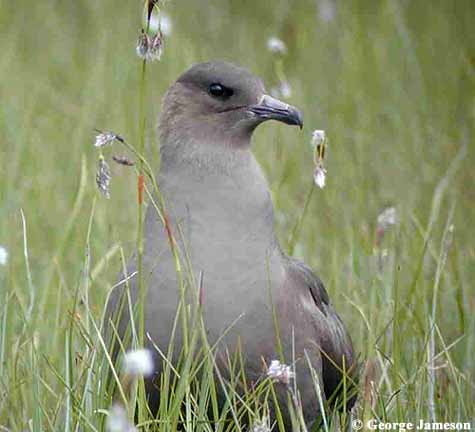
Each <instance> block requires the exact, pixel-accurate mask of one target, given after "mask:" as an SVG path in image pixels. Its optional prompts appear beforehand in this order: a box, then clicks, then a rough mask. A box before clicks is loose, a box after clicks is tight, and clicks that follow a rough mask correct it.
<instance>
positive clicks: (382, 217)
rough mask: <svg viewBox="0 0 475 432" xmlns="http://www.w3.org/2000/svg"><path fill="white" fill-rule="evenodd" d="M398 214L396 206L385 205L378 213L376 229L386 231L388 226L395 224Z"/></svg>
mask: <svg viewBox="0 0 475 432" xmlns="http://www.w3.org/2000/svg"><path fill="white" fill-rule="evenodd" d="M397 223H398V215H397V210H396V207H386V208H385V209H384V210H383V211H382V212H381V213H380V214H379V215H378V230H381V231H387V230H388V228H389V227H391V226H393V225H397Z"/></svg>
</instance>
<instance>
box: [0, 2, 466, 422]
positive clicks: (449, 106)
mask: <svg viewBox="0 0 475 432" xmlns="http://www.w3.org/2000/svg"><path fill="white" fill-rule="evenodd" d="M165 9H166V11H167V13H168V14H169V15H170V16H171V17H172V20H173V25H174V26H173V32H172V34H171V35H170V36H169V37H168V38H167V40H166V46H165V52H164V55H163V57H162V61H160V62H159V63H154V64H153V65H151V67H150V68H149V75H148V77H149V84H150V85H149V91H148V92H147V95H146V109H147V113H148V114H147V119H148V120H147V129H146V148H147V154H148V157H149V159H150V160H151V161H152V163H153V162H154V161H155V160H156V149H157V142H156V133H155V123H156V117H157V114H158V111H159V100H160V97H161V95H162V94H163V92H164V90H165V89H166V87H167V86H168V85H169V84H170V82H171V81H172V80H173V79H174V78H175V77H176V76H177V75H178V74H179V73H180V72H181V71H183V70H184V69H185V68H186V67H188V66H189V65H190V64H191V63H193V62H197V61H202V60H206V59H210V58H224V59H228V60H232V61H234V62H236V63H241V64H243V65H246V66H248V67H249V68H251V69H252V70H253V71H254V72H256V73H257V74H259V75H260V76H262V77H263V79H264V80H265V82H266V83H267V84H268V87H271V86H272V85H275V82H276V74H275V69H274V61H273V58H272V55H271V54H270V52H269V51H268V50H267V48H266V40H267V38H268V37H269V36H272V35H277V36H279V37H280V38H282V39H283V40H284V41H285V42H286V44H287V46H288V49H289V52H288V54H287V56H285V59H284V71H285V73H286V76H287V79H288V80H289V82H290V84H291V86H292V89H293V94H292V96H291V98H290V99H289V101H290V102H291V103H292V104H295V105H297V106H298V107H300V108H301V109H302V110H303V111H304V113H305V123H306V124H305V128H304V132H303V133H298V131H297V130H295V129H291V128H286V127H284V126H279V125H277V124H272V125H270V124H268V125H265V126H263V127H262V128H261V129H259V130H258V132H257V134H256V137H255V147H254V148H255V154H256V156H257V158H258V160H259V161H260V162H261V164H262V165H263V167H264V170H265V172H266V174H267V177H268V179H269V182H270V185H271V188H272V191H273V195H274V201H275V204H276V223H277V229H278V233H279V238H280V240H281V243H282V245H283V247H284V248H286V247H288V242H289V232H290V231H291V230H292V227H293V226H294V225H295V223H296V221H297V220H298V219H299V217H300V215H301V212H302V208H303V205H304V202H305V198H306V196H307V194H308V190H309V188H310V187H311V181H312V171H313V165H312V153H311V148H310V145H309V142H310V135H311V131H312V129H325V130H326V131H327V134H328V136H329V137H330V147H329V149H328V155H327V158H326V167H327V169H328V186H327V187H326V188H325V189H323V190H315V191H314V193H313V196H312V201H311V202H310V205H309V207H308V212H307V213H306V216H305V218H304V219H303V221H302V223H301V226H300V231H299V237H298V242H297V244H296V247H295V249H294V254H295V255H298V256H301V257H304V258H305V260H306V261H307V262H308V263H309V264H311V265H312V267H313V268H314V269H315V270H316V271H317V272H318V273H319V274H320V276H321V277H322V279H323V280H324V281H325V282H326V284H327V287H328V289H329V292H330V294H331V296H332V298H333V301H334V303H335V304H336V307H337V309H338V310H339V311H340V313H341V315H342V316H343V318H344V321H345V322H346V323H347V324H348V326H349V329H350V332H351V334H352V337H353V339H354V343H355V346H356V348H357V350H358V351H360V352H361V355H362V358H363V359H366V360H367V366H366V370H365V374H364V376H363V378H362V382H361V388H362V396H361V398H360V402H359V406H358V408H357V410H356V412H355V416H356V417H359V418H369V417H372V416H379V417H381V418H384V419H387V420H390V421H413V422H417V421H418V420H419V419H421V418H423V419H427V420H430V419H431V418H435V419H437V420H438V421H469V420H471V421H473V420H474V418H475V410H474V407H475V380H474V372H475V366H474V365H475V363H474V360H473V358H474V354H475V313H474V312H475V290H474V285H473V280H474V277H475V246H474V245H475V231H474V230H473V228H472V226H471V223H472V221H474V220H475V206H474V204H473V202H474V199H475V171H474V170H473V164H474V162H475V158H474V147H473V133H474V124H475V123H474V120H475V32H473V23H474V22H475V5H474V3H473V2H472V1H469V0H467V1H463V0H461V1H457V2H449V1H433V2H422V1H419V2H410V1H389V0H388V1H381V2H360V1H339V2H332V1H331V0H326V1H324V0H319V1H318V2H315V1H310V0H299V1H295V2H286V1H279V0H275V1H272V2H270V1H265V2H264V1H262V2H253V1H239V2H238V1H226V2H223V1H218V0H214V1H209V2H202V1H199V2H196V1H170V2H168V3H167V4H166V6H165ZM140 10H141V4H140V2H138V1H137V2H115V1H112V0H104V1H101V2H97V1H93V0H81V1H75V2H53V1H50V2H2V7H1V12H0V25H1V28H2V29H3V32H2V33H3V37H2V38H1V39H0V47H1V52H2V55H1V57H0V77H1V82H2V86H1V87H0V97H1V100H2V103H1V104H0V130H1V135H0V169H1V176H0V178H1V181H0V245H1V246H3V247H5V248H6V249H7V250H8V253H9V259H8V263H7V265H6V266H2V265H0V326H1V327H0V425H2V426H1V427H0V429H1V430H12V431H16V430H60V429H63V430H73V429H74V430H78V429H77V428H78V427H79V426H78V425H80V426H81V427H82V429H81V430H100V429H101V427H102V425H103V420H104V413H103V411H101V410H105V409H108V404H109V400H108V399H107V398H106V397H105V395H98V392H99V391H101V390H102V389H103V383H101V382H100V380H99V377H100V375H99V372H101V371H103V370H104V368H105V365H106V360H104V355H103V350H102V348H101V346H100V344H99V341H98V337H97V332H96V331H95V325H96V323H99V322H100V317H101V312H102V311H103V308H104V301H105V298H106V295H107V292H108V290H109V289H110V287H111V286H112V284H113V283H114V282H115V275H116V274H117V271H118V269H119V268H120V265H121V264H120V263H121V258H120V255H121V251H122V250H123V251H124V254H125V255H126V256H128V255H129V254H130V253H132V251H133V249H134V247H135V237H136V213H137V206H136V193H135V188H136V178H135V175H134V173H133V172H132V171H131V170H130V169H127V168H124V167H119V166H117V165H115V166H113V167H112V169H113V179H112V197H111V199H110V200H105V199H102V198H101V197H100V196H99V195H98V193H97V191H96V187H95V182H94V175H95V173H94V171H95V166H96V160H97V152H96V151H95V150H94V148H93V140H94V132H93V129H94V128H96V127H99V128H106V129H112V130H115V131H117V132H119V133H120V134H121V135H123V136H124V137H127V139H128V140H129V141H130V142H132V143H137V142H138V140H139V133H140V130H139V123H140V122H139V111H140V110H139V91H138V89H139V79H140V61H139V60H138V58H137V57H136V55H135V42H136V39H137V36H138V29H139V28H140ZM388 205H391V206H395V207H396V208H397V211H398V214H399V220H400V222H399V224H398V225H397V226H396V227H393V228H391V229H390V230H389V231H388V233H386V235H385V236H384V239H383V241H382V243H381V244H380V245H379V249H375V242H376V219H377V216H378V214H379V213H380V212H381V211H382V209H384V208H385V207H386V206H388ZM21 209H22V210H21ZM21 211H23V215H24V219H23V218H22V212H21ZM451 225H453V226H454V231H453V233H451V229H449V228H450V226H451ZM383 249H384V254H385V258H382V259H381V260H379V258H378V256H379V255H381V254H382V252H383ZM25 258H26V259H25ZM97 325H99V324H97ZM185 393H186V392H185ZM187 395H188V393H186V394H185V396H183V397H184V398H185V399H186V398H187V397H189V395H188V396H187ZM187 400H189V399H187Z"/></svg>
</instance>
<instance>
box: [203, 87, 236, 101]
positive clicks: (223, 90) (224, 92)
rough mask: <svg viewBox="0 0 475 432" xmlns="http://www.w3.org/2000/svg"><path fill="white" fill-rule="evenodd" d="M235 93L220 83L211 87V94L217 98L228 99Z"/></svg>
mask: <svg viewBox="0 0 475 432" xmlns="http://www.w3.org/2000/svg"><path fill="white" fill-rule="evenodd" d="M233 93H234V92H233V90H232V89H230V88H229V87H225V86H223V85H222V84H219V83H214V84H211V85H210V86H209V94H210V95H211V96H213V97H215V98H220V99H228V98H230V97H231V96H232V95H233Z"/></svg>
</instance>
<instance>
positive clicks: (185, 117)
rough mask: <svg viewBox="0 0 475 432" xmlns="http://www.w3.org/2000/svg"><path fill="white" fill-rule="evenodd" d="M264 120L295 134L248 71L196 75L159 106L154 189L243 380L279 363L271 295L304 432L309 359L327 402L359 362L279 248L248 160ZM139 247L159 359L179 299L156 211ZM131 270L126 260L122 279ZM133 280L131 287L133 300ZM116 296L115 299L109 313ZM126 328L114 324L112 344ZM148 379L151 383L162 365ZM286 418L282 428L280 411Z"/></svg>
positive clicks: (310, 282) (292, 114) (309, 281)
mask: <svg viewBox="0 0 475 432" xmlns="http://www.w3.org/2000/svg"><path fill="white" fill-rule="evenodd" d="M268 119H275V120H278V121H282V122H285V123H287V124H295V125H299V126H302V117H301V115H300V113H299V112H298V110H296V109H295V108H294V107H292V106H290V105H287V104H284V103H282V102H280V101H277V100H276V99H273V98H270V97H269V96H267V95H265V92H264V86H263V84H262V82H261V81H260V80H259V79H258V78H256V77H255V76H254V75H252V74H251V73H250V72H248V71H247V70H245V69H243V68H240V67H237V66H234V65H231V64H228V63H223V62H210V63H203V64H198V65H195V66H193V67H192V68H191V69H189V70H188V71H187V72H185V73H184V74H183V75H182V76H181V77H180V78H179V79H178V80H177V81H176V82H175V83H174V84H173V85H172V86H171V87H170V89H169V90H168V91H167V93H166V95H165V97H164V99H163V104H162V109H161V117H160V126H159V132H160V144H161V168H160V172H159V173H158V182H159V186H160V189H161V192H162V194H163V197H164V199H165V203H166V207H167V211H168V213H169V220H170V225H171V227H172V229H173V232H174V235H175V237H176V239H177V245H178V249H179V250H180V253H181V255H182V257H184V253H185V250H186V252H187V253H188V256H189V259H190V261H191V265H192V269H193V273H194V275H195V278H196V279H198V274H199V273H200V272H202V274H203V276H204V282H203V296H202V302H203V305H202V309H203V314H204V322H205V325H206V329H207V333H208V338H209V341H210V343H214V342H215V341H216V340H217V339H218V338H219V337H220V336H221V335H222V334H223V333H224V332H226V331H228V333H227V335H226V337H225V338H224V340H223V343H222V345H221V348H220V350H221V353H222V352H223V350H224V349H225V347H226V348H228V349H229V350H231V351H232V350H233V348H235V346H236V343H237V339H238V337H239V338H240V343H241V348H242V351H243V353H244V355H245V361H246V372H247V375H248V378H249V379H251V380H252V379H254V380H255V379H258V378H260V377H262V376H263V375H265V370H264V369H263V360H264V361H265V362H267V364H269V363H270V361H271V360H273V359H278V358H279V356H278V354H277V350H276V344H275V329H274V323H273V317H272V307H271V304H270V299H269V286H270V287H271V290H272V298H273V303H274V306H275V308H276V311H277V316H278V318H279V326H280V338H281V341H282V344H283V350H284V354H285V357H286V362H287V363H288V364H290V363H291V362H292V331H294V338H295V339H294V340H295V351H296V360H297V362H296V372H297V384H298V389H299V392H300V395H301V399H302V403H303V409H304V416H305V420H306V422H307V423H308V424H309V425H310V424H311V423H312V422H313V421H314V420H315V418H316V417H317V415H318V413H319V408H318V407H319V405H318V401H317V397H316V394H315V387H314V384H313V382H312V380H311V375H310V371H309V368H308V367H307V361H306V359H305V355H304V354H305V352H307V354H308V356H309V358H310V360H311V363H312V366H313V367H314V368H315V370H316V371H317V375H318V378H319V380H320V384H321V386H322V388H323V389H324V393H325V394H324V397H325V396H326V397H327V398H328V397H330V395H332V393H333V392H334V390H335V389H336V388H337V387H338V385H339V384H340V381H341V373H340V372H339V371H338V368H342V367H343V362H344V363H345V365H346V369H347V370H349V369H350V368H351V367H352V366H353V369H352V372H350V373H349V376H350V377H352V378H355V375H356V374H355V367H354V363H355V359H354V354H353V348H352V343H351V340H350V338H349V336H348V334H347V332H346V330H345V327H344V325H343V323H342V322H341V320H340V319H339V317H338V316H337V314H336V312H335V310H334V308H333V306H332V305H331V303H330V300H329V298H328V294H327V292H326V290H325V288H324V286H323V284H322V282H321V281H320V279H318V277H316V276H315V275H314V274H313V273H312V271H311V270H310V269H309V268H308V267H307V266H306V265H305V264H303V263H302V262H300V261H298V260H295V259H293V258H290V257H287V256H286V255H285V254H284V253H283V252H282V251H281V249H280V247H279V243H278V241H277V239H276V236H275V232H274V222H273V204H272V199H271V195H270V192H269V189H268V185H267V182H266V180H265V177H264V175H263V173H262V171H261V168H260V166H259V164H258V163H257V162H256V160H255V158H254V156H253V155H252V153H251V150H250V143H251V135H252V132H253V131H254V129H255V128H256V127H257V126H258V125H259V124H260V123H262V122H263V121H265V120H268ZM144 247H145V251H144V281H145V285H146V287H147V301H146V304H145V325H146V331H147V332H148V333H150V336H151V338H152V339H153V340H154V342H155V343H156V344H157V345H158V346H159V347H160V348H161V349H162V351H163V352H166V351H167V348H168V343H169V339H170V334H171V330H172V327H173V322H174V319H175V316H176V308H177V304H178V301H179V298H180V291H179V287H178V282H177V274H176V270H175V263H174V260H173V257H172V254H171V252H170V247H169V244H168V238H167V234H166V230H165V229H164V227H163V224H162V223H161V221H160V220H159V218H158V215H157V212H156V210H155V209H154V208H153V206H150V207H149V209H148V210H147V214H146V221H145V239H144ZM183 261H185V260H183ZM135 270H136V259H135V258H132V260H131V262H130V264H129V265H128V274H132V273H133V272H134V271H135ZM135 279H136V278H132V279H131V280H130V282H129V283H130V287H131V293H132V297H133V299H134V300H136V299H137V296H138V295H137V283H136V280H135ZM120 293H121V291H120V290H117V292H115V293H113V295H112V298H111V303H110V311H111V312H112V311H114V310H115V309H116V308H117V302H118V298H119V296H120ZM239 317H241V318H239ZM233 322H235V324H234V325H233V326H232V328H231V329H230V330H229V326H231V324H232V323H233ZM126 324H127V319H122V325H121V327H120V333H122V334H123V333H124V331H125V325H126ZM180 338H181V336H180V334H178V336H177V340H176V342H175V343H176V344H177V345H178V346H179V345H180V343H181V340H180ZM321 351H324V352H325V353H326V355H322V354H321ZM219 355H220V354H218V357H219ZM327 356H328V358H327ZM343 358H344V360H343ZM334 365H337V367H335V366H334ZM156 367H157V373H159V372H160V370H161V364H160V362H157V365H156ZM151 388H152V386H150V387H149V389H151ZM150 391H151V395H150V397H151V398H152V399H154V398H155V399H156V397H157V396H158V395H157V394H156V392H154V391H153V390H150ZM284 394H285V389H284V388H282V389H281V392H280V396H283V395H284ZM340 397H341V394H340ZM283 399H285V398H283ZM353 401H354V398H352V399H351V400H350V401H349V403H348V404H347V405H348V406H347V407H350V406H351V405H352V404H353ZM284 417H285V420H286V423H287V424H289V418H288V413H287V412H286V410H285V408H284Z"/></svg>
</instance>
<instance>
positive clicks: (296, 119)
mask: <svg viewBox="0 0 475 432" xmlns="http://www.w3.org/2000/svg"><path fill="white" fill-rule="evenodd" d="M249 111H250V112H251V113H253V114H254V115H255V116H256V117H257V118H259V119H261V120H262V121H265V120H277V121H281V122H283V123H286V124H289V125H296V126H300V129H302V127H303V116H302V113H301V112H300V111H299V110H298V109H297V108H295V107H293V106H292V105H289V104H286V103H285V102H282V101H280V100H278V99H275V98H273V97H271V96H269V95H264V96H262V98H261V101H260V102H259V103H258V104H256V105H251V106H250V107H249Z"/></svg>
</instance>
